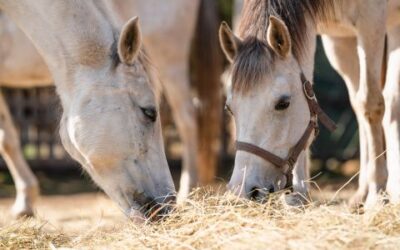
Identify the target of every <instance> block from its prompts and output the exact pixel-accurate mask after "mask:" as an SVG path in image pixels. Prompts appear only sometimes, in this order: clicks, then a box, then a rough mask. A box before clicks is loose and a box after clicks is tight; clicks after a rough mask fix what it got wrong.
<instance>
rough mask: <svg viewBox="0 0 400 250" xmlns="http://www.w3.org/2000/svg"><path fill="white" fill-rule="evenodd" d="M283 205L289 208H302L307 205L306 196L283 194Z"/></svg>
mask: <svg viewBox="0 0 400 250" xmlns="http://www.w3.org/2000/svg"><path fill="white" fill-rule="evenodd" d="M284 197H285V203H286V205H288V206H290V207H304V206H305V205H307V204H308V203H309V201H308V200H307V197H308V196H307V194H300V193H293V194H285V195H284Z"/></svg>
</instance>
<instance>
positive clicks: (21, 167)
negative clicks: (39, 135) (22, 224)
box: [0, 92, 39, 217]
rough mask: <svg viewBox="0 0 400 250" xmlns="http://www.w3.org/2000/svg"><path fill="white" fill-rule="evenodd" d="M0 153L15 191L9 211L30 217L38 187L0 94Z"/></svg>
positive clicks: (16, 214)
mask: <svg viewBox="0 0 400 250" xmlns="http://www.w3.org/2000/svg"><path fill="white" fill-rule="evenodd" d="M0 152H1V155H2V156H3V158H4V160H5V162H6V163H7V166H8V168H9V170H10V172H11V175H12V177H13V180H14V183H15V187H16V191H17V197H16V200H15V203H14V205H13V207H12V210H11V211H12V213H13V215H14V216H16V217H22V216H32V215H33V203H34V201H35V200H36V198H37V197H38V195H39V185H38V181H37V179H36V177H35V176H34V174H33V173H32V171H31V169H30V168H29V167H28V164H27V163H26V161H25V159H24V157H23V156H22V152H21V146H20V141H19V136H18V133H17V131H16V129H15V127H14V125H13V122H12V117H11V115H10V112H9V110H8V108H7V104H6V102H5V101H4V97H3V94H2V93H1V92H0Z"/></svg>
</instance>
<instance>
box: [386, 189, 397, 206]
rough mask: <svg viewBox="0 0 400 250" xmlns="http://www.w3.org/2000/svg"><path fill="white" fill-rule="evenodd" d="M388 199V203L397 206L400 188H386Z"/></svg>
mask: <svg viewBox="0 0 400 250" xmlns="http://www.w3.org/2000/svg"><path fill="white" fill-rule="evenodd" d="M386 191H387V193H388V195H389V198H390V203H391V204H393V205H398V204H400V187H393V188H392V187H390V186H388V187H387V189H386Z"/></svg>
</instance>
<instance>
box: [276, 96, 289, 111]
mask: <svg viewBox="0 0 400 250" xmlns="http://www.w3.org/2000/svg"><path fill="white" fill-rule="evenodd" d="M289 106H290V97H287V96H285V97H282V98H281V99H280V100H279V102H278V103H277V104H276V105H275V110H279V111H281V110H285V109H287V108H289Z"/></svg>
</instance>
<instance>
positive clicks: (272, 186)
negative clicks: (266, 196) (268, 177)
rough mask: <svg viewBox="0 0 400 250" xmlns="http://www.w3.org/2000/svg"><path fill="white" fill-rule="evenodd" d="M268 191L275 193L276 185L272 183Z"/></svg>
mask: <svg viewBox="0 0 400 250" xmlns="http://www.w3.org/2000/svg"><path fill="white" fill-rule="evenodd" d="M268 193H270V194H272V193H275V187H274V185H270V186H269V187H268Z"/></svg>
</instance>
